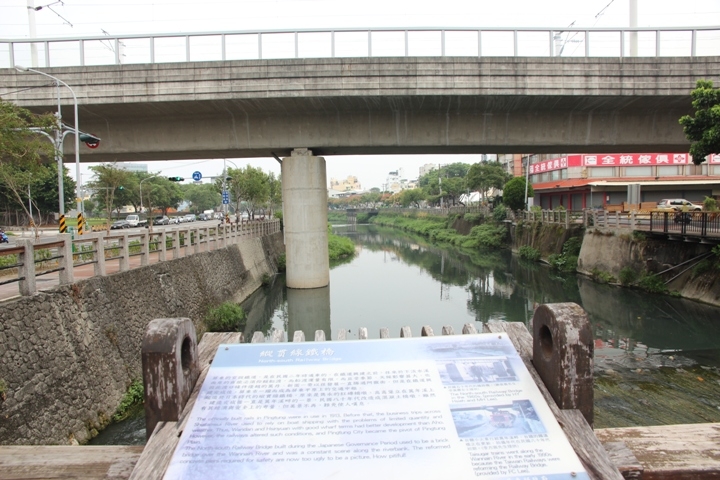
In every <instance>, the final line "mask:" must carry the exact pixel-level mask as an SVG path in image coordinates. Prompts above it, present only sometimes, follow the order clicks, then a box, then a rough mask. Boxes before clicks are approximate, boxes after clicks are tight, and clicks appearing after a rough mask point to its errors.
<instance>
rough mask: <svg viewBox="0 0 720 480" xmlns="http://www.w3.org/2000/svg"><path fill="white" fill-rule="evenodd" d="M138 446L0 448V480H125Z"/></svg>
mask: <svg viewBox="0 0 720 480" xmlns="http://www.w3.org/2000/svg"><path fill="white" fill-rule="evenodd" d="M142 451H143V447H142V446H141V445H134V446H128V445H112V446H110V445H107V446H106V445H92V446H82V447H77V446H70V445H43V446H40V445H22V446H2V447H0V478H3V479H8V480H10V479H13V480H15V479H38V478H43V479H48V480H51V479H65V478H83V479H88V480H104V479H108V480H126V479H128V478H129V477H130V474H131V472H132V470H133V468H134V467H135V464H136V463H137V461H138V459H139V458H140V455H141V453H142Z"/></svg>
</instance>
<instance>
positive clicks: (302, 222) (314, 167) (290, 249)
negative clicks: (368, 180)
mask: <svg viewBox="0 0 720 480" xmlns="http://www.w3.org/2000/svg"><path fill="white" fill-rule="evenodd" d="M326 183H327V182H326V173H325V159H324V158H323V157H315V156H313V155H312V152H310V151H309V150H307V149H305V148H300V149H295V150H293V151H292V155H291V156H290V157H286V158H284V159H283V162H282V193H283V209H284V217H283V218H284V222H285V250H286V262H287V274H286V275H287V276H286V279H287V280H286V281H287V286H288V287H289V288H319V287H325V286H327V285H328V284H329V283H330V261H329V259H328V234H327V186H326Z"/></svg>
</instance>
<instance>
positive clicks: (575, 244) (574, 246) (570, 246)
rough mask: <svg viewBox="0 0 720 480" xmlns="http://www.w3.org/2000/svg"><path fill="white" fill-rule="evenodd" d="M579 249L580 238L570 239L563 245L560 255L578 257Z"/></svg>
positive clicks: (580, 245)
mask: <svg viewBox="0 0 720 480" xmlns="http://www.w3.org/2000/svg"><path fill="white" fill-rule="evenodd" d="M580 247H582V237H570V238H568V239H567V240H566V241H565V243H564V244H563V247H562V254H563V255H566V256H568V255H569V256H578V255H580Z"/></svg>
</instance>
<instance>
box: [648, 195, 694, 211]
mask: <svg viewBox="0 0 720 480" xmlns="http://www.w3.org/2000/svg"><path fill="white" fill-rule="evenodd" d="M657 208H658V210H665V211H670V210H684V211H690V212H699V211H700V210H702V205H697V204H695V203H692V202H690V201H688V200H685V199H684V198H665V199H662V200H660V201H659V202H658V204H657Z"/></svg>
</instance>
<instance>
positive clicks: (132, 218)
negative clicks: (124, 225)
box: [125, 215, 147, 227]
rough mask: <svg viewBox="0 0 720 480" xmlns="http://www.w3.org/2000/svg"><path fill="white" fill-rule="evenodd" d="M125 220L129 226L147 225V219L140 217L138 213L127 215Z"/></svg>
mask: <svg viewBox="0 0 720 480" xmlns="http://www.w3.org/2000/svg"><path fill="white" fill-rule="evenodd" d="M125 220H127V222H128V224H129V225H130V226H131V227H144V226H145V225H147V220H146V219H143V218H140V215H128V216H127V217H125Z"/></svg>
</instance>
